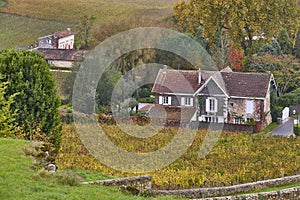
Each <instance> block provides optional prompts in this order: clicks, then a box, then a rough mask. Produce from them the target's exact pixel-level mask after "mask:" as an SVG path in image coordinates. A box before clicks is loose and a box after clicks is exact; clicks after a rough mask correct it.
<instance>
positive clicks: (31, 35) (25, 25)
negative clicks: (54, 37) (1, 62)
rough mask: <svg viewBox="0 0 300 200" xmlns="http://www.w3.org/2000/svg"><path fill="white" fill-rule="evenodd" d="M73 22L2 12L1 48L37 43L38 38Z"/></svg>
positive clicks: (0, 18) (0, 17)
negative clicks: (46, 19)
mask: <svg viewBox="0 0 300 200" xmlns="http://www.w3.org/2000/svg"><path fill="white" fill-rule="evenodd" d="M72 26H73V24H70V23H62V22H55V21H45V20H39V19H33V18H28V17H22V16H17V15H11V14H5V13H0V48H15V47H16V46H27V45H31V44H36V42H37V38H38V37H41V36H44V35H47V34H51V33H52V32H55V31H57V30H64V29H66V28H67V27H72Z"/></svg>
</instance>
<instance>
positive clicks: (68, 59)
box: [37, 48, 85, 69]
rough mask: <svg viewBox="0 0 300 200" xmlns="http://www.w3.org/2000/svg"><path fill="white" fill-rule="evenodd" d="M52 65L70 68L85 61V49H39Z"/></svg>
mask: <svg viewBox="0 0 300 200" xmlns="http://www.w3.org/2000/svg"><path fill="white" fill-rule="evenodd" d="M37 51H38V52H39V53H41V54H43V55H44V57H45V60H46V61H47V62H48V63H49V65H50V66H51V67H58V68H65V69H70V68H72V67H73V65H74V63H78V62H81V61H83V58H84V54H85V51H83V50H75V49H41V48H39V49H37Z"/></svg>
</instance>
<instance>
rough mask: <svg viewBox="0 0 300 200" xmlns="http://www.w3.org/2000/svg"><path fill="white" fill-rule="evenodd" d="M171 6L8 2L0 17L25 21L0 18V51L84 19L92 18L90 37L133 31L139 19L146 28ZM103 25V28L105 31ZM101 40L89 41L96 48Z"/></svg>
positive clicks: (129, 0) (161, 0)
mask: <svg viewBox="0 0 300 200" xmlns="http://www.w3.org/2000/svg"><path fill="white" fill-rule="evenodd" d="M0 2H1V1H0ZM174 2H175V0H150V1H147V0H123V1H121V0H114V1H106V0H102V1H99V0H79V1H71V0H43V1H40V0H26V1H24V0H22V1H19V0H7V3H6V5H5V6H4V7H0V13H9V14H15V15H18V16H24V17H26V18H22V17H16V16H12V15H4V14H1V15H0V25H1V28H0V33H1V34H0V48H7V47H9V48H14V47H15V46H17V45H29V44H31V43H33V42H34V41H36V39H37V37H40V36H43V35H45V34H50V33H52V32H53V31H59V30H62V29H65V28H67V27H68V26H70V25H69V24H76V23H78V22H79V21H80V19H81V18H82V16H83V15H87V16H93V17H95V21H94V24H93V28H92V32H93V35H95V34H96V35H97V34H98V32H102V31H104V34H107V32H111V29H115V28H114V27H112V26H121V25H123V26H124V25H125V24H126V23H127V24H128V23H129V26H130V27H135V26H136V25H135V24H136V21H138V20H140V19H141V18H142V19H143V22H141V23H139V24H140V25H139V26H142V25H144V26H145V25H147V24H149V21H160V20H162V19H164V18H166V17H169V16H171V15H172V6H173V3H174ZM37 19H40V20H37ZM124 21H127V22H126V23H124ZM145 21H147V22H148V23H145ZM120 22H121V24H120ZM48 24H49V25H48ZM102 25H105V26H104V27H105V28H104V29H105V30H103V28H102ZM126 28H128V27H126ZM126 28H125V29H126ZM106 29H107V30H106ZM121 29H122V28H121ZM117 31H118V30H117ZM114 34H115V33H114ZM19 37H20V39H19ZM103 38H104V37H103V36H100V37H99V36H98V37H96V38H94V39H91V40H93V41H92V42H93V44H94V45H96V44H98V42H99V40H100V41H101V40H102V39H103ZM15 40H16V41H15Z"/></svg>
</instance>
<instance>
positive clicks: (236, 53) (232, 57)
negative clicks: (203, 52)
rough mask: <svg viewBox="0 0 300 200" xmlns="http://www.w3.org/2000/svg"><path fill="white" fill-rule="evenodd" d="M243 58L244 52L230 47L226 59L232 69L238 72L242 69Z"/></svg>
mask: <svg viewBox="0 0 300 200" xmlns="http://www.w3.org/2000/svg"><path fill="white" fill-rule="evenodd" d="M243 59H244V54H243V52H242V51H240V50H238V49H232V50H231V51H230V54H229V57H228V60H229V63H230V66H231V67H232V68H233V69H234V71H236V72H240V71H242V69H243V66H242V65H243Z"/></svg>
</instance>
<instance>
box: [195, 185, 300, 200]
mask: <svg viewBox="0 0 300 200" xmlns="http://www.w3.org/2000/svg"><path fill="white" fill-rule="evenodd" d="M241 199H245V200H262V199H265V200H267V199H274V200H298V199H300V187H294V188H288V189H283V190H279V191H273V192H261V193H256V194H246V195H238V196H226V197H214V198H204V199H198V200H241ZM195 200H196V199H195Z"/></svg>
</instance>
